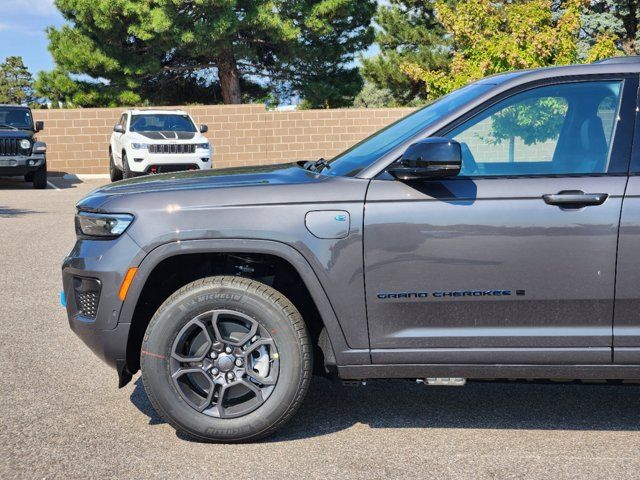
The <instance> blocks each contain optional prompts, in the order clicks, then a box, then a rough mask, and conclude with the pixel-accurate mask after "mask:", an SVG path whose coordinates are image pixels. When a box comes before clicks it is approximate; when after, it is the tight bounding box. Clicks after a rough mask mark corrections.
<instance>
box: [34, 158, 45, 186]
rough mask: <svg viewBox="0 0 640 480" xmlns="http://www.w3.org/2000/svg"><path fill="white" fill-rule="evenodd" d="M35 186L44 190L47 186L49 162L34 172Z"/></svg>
mask: <svg viewBox="0 0 640 480" xmlns="http://www.w3.org/2000/svg"><path fill="white" fill-rule="evenodd" d="M33 188H35V189H38V190H42V189H43V188H47V164H46V163H45V164H44V165H42V167H40V168H39V169H38V170H36V171H35V172H33Z"/></svg>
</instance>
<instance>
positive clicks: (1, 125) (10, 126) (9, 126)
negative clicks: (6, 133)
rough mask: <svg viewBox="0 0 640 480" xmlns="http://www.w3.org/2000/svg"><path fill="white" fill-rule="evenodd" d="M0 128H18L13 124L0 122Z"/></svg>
mask: <svg viewBox="0 0 640 480" xmlns="http://www.w3.org/2000/svg"><path fill="white" fill-rule="evenodd" d="M0 128H10V129H11V130H19V129H18V128H16V127H14V126H13V125H7V124H5V123H0Z"/></svg>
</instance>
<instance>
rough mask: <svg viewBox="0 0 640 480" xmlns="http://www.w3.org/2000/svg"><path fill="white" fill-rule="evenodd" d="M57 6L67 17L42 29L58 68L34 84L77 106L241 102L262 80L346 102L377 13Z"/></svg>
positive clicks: (193, 3)
mask: <svg viewBox="0 0 640 480" xmlns="http://www.w3.org/2000/svg"><path fill="white" fill-rule="evenodd" d="M56 5H57V7H58V9H59V10H60V11H61V12H62V14H63V16H64V17H65V19H66V20H68V22H69V23H68V24H67V25H64V26H63V27H61V28H59V29H56V28H50V29H49V30H48V35H49V40H50V46H49V50H50V51H51V53H52V55H53V57H54V59H55V62H56V65H57V70H56V71H55V72H54V73H49V74H44V75H43V76H42V77H41V78H40V81H39V83H38V85H39V89H40V90H41V91H42V92H43V93H44V92H47V91H59V92H60V95H61V96H62V97H68V98H72V99H74V101H75V102H76V103H77V104H79V105H88V104H92V105H93V104H95V105H98V104H103V105H114V104H139V103H144V102H150V103H154V104H168V103H174V104H175V103H192V102H198V101H202V100H204V101H207V102H208V103H209V102H211V101H216V100H218V101H220V100H222V101H223V102H224V103H240V102H241V101H243V100H250V99H254V98H262V97H264V96H266V95H267V92H266V91H265V89H264V88H259V87H258V86H257V85H256V83H257V82H258V81H259V80H260V79H266V80H265V81H266V82H268V81H270V80H273V81H277V82H290V83H291V84H292V86H293V89H294V90H295V91H296V92H297V93H298V94H300V95H301V96H302V97H303V98H305V99H307V100H308V101H309V102H311V103H312V104H313V105H314V106H315V105H319V104H322V105H326V106H338V105H343V104H344V103H345V102H347V103H348V102H350V101H351V100H352V99H353V97H354V96H355V94H356V93H357V92H358V91H359V89H360V87H361V80H360V77H359V74H358V72H357V69H354V68H352V67H350V66H348V64H349V62H351V61H352V60H353V58H354V55H355V54H356V52H358V51H360V50H362V49H363V48H366V47H367V46H368V45H369V44H370V43H371V41H372V40H373V33H372V30H371V27H370V21H371V17H372V15H373V12H374V10H375V1H374V0H365V1H356V0H56ZM63 76H66V77H67V78H68V79H69V80H71V83H70V82H69V81H65V80H64V79H63V78H62V77H63ZM77 76H81V77H80V78H81V79H80V80H78V77H77ZM87 77H88V78H89V80H90V81H87ZM265 81H262V82H260V83H262V84H264V83H265Z"/></svg>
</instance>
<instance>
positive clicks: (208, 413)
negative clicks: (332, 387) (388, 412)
mask: <svg viewBox="0 0 640 480" xmlns="http://www.w3.org/2000/svg"><path fill="white" fill-rule="evenodd" d="M312 362H313V358H312V349H311V346H310V341H309V336H308V333H307V329H306V326H305V324H304V322H303V320H302V317H301V316H300V313H299V312H298V310H297V309H296V307H295V306H294V305H293V304H292V303H291V302H290V301H289V300H288V299H287V298H286V297H284V296H283V295H282V294H281V293H280V292H278V291H276V290H274V289H273V288H271V287H269V286H267V285H265V284H263V283H260V282H257V281H254V280H250V279H246V278H240V277H227V276H220V277H209V278H205V279H201V280H196V281H195V282H192V283H190V284H188V285H186V286H184V287H183V288H181V289H180V290H178V291H177V292H175V293H174V294H173V295H172V296H171V297H169V298H168V299H167V300H166V301H165V302H164V303H163V304H162V306H161V307H160V308H159V309H158V311H157V312H156V314H155V315H154V317H153V318H152V320H151V322H150V323H149V326H148V328H147V332H146V335H145V338H144V341H143V345H142V352H141V358H140V364H141V369H142V380H143V382H144V386H145V389H146V391H147V394H148V396H149V400H150V401H151V403H152V405H153V407H154V408H155V409H156V411H157V412H158V414H159V415H160V416H161V417H162V418H164V419H165V420H166V421H167V422H169V423H170V424H171V425H172V426H173V427H174V428H176V429H177V430H180V431H182V432H185V433H187V434H188V435H190V436H191V437H194V438H195V439H198V440H202V441H213V442H242V441H252V440H256V439H259V438H262V437H264V436H266V435H269V434H271V433H273V432H274V431H275V430H276V429H278V428H279V427H280V426H282V425H283V424H284V423H285V422H286V421H287V420H289V419H290V418H291V417H292V416H293V414H294V413H295V412H296V410H297V409H298V408H299V406H300V404H301V403H302V400H303V399H304V396H305V394H306V392H307V390H308V387H309V382H310V379H311V373H312V370H313V365H312Z"/></svg>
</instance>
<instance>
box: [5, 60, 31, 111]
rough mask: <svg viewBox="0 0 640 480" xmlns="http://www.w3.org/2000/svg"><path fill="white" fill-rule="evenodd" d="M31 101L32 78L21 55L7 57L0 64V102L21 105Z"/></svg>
mask: <svg viewBox="0 0 640 480" xmlns="http://www.w3.org/2000/svg"><path fill="white" fill-rule="evenodd" d="M33 101H34V96H33V78H32V76H31V73H29V70H28V69H27V67H26V66H25V64H24V62H23V61H22V57H7V58H6V60H5V61H4V62H3V63H1V64H0V103H10V104H17V105H22V104H28V103H31V102H33Z"/></svg>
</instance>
